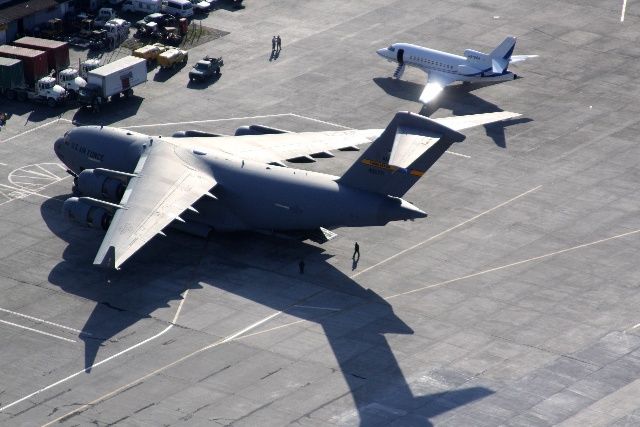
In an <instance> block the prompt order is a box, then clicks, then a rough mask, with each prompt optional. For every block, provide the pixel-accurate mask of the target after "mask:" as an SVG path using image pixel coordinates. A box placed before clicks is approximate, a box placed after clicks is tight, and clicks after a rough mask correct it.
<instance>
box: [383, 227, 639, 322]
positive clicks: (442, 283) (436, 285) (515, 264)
mask: <svg viewBox="0 0 640 427" xmlns="http://www.w3.org/2000/svg"><path fill="white" fill-rule="evenodd" d="M638 233H640V229H638V230H633V231H629V232H627V233H622V234H617V235H615V236H611V237H607V238H605V239H600V240H595V241H593V242H589V243H583V244H581V245H577V246H572V247H570V248H565V249H561V250H559V251H554V252H549V253H547V254H544V255H538V256H536V257H533V258H527V259H523V260H521V261H516V262H512V263H510V264H506V265H501V266H500V267H494V268H489V269H487V270H483V271H479V272H477V273H473V274H467V275H466V276H461V277H456V278H455V279H449V280H445V281H444V282H440V283H434V284H432V285H428V286H423V287H421V288H416V289H412V290H410V291H406V292H401V293H399V294H395V295H390V296H388V297H385V298H384V299H385V300H389V299H392V298H396V297H399V296H402V295H409V294H413V293H415V292H420V291H424V290H427V289H432V288H436V287H439V286H444V285H448V284H450V283H453V282H459V281H461V280H465V279H470V278H472V277H477V276H482V275H483V274H487V273H493V272H494V271H500V270H504V269H506V268H511V267H516V266H518V265H522V264H526V263H529V262H532V261H538V260H541V259H545V258H549V257H552V256H556V255H560V254H564V253H566V252H571V251H575V250H578V249H583V248H587V247H589V246H594V245H597V244H600V243H604V242H608V241H610V240H615V239H620V238H622V237H627V236H631V235H634V234H638ZM636 326H640V324H638V325H636Z"/></svg>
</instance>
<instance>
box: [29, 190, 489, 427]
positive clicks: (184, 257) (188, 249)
mask: <svg viewBox="0 0 640 427" xmlns="http://www.w3.org/2000/svg"><path fill="white" fill-rule="evenodd" d="M60 209H61V204H60V201H59V200H47V201H45V202H44V203H43V204H42V206H41V213H42V216H43V218H44V220H45V222H46V224H47V225H48V227H49V228H50V229H51V231H52V232H53V233H54V234H56V235H57V236H58V237H60V238H61V239H63V240H65V241H67V242H68V243H69V245H68V246H67V248H66V249H65V251H64V254H63V258H64V261H62V262H61V263H59V264H58V265H57V266H55V267H54V268H53V270H52V271H51V272H50V274H49V281H50V282H51V283H52V284H54V285H57V286H59V287H60V288H61V289H63V290H64V291H65V292H69V293H72V294H75V295H79V296H81V297H83V298H86V299H89V300H92V301H95V302H96V306H95V308H94V310H93V312H92V313H91V315H90V316H89V318H88V319H87V321H86V324H85V326H84V328H83V333H82V334H81V335H80V338H81V339H82V340H83V341H84V342H85V369H86V372H87V373H89V372H90V371H91V366H92V365H93V364H94V363H95V361H96V357H97V354H98V352H99V351H100V348H101V347H102V346H103V345H104V344H105V342H107V341H110V340H115V339H117V338H116V337H117V336H119V335H127V334H129V333H133V332H129V331H125V330H126V329H127V328H130V327H132V326H133V325H134V324H136V323H137V322H139V321H143V320H144V319H145V318H148V317H150V316H151V315H152V313H154V312H155V311H156V310H158V309H159V308H162V307H168V305H169V303H170V302H171V301H172V300H177V299H180V294H181V292H183V291H184V290H185V289H186V288H200V287H201V285H200V283H203V282H204V283H211V286H215V287H217V288H219V289H221V290H224V291H226V292H229V293H232V294H235V295H237V296H240V297H242V298H245V299H247V300H250V301H254V302H256V303H258V304H261V305H264V306H267V307H270V308H271V309H273V310H276V311H282V312H286V313H287V314H289V315H292V316H295V317H298V318H300V319H304V320H306V321H309V322H314V323H317V324H318V325H320V326H321V327H322V329H323V330H324V333H325V334H326V338H327V341H328V342H329V345H330V347H331V350H332V352H333V355H334V357H335V360H336V361H337V363H338V365H339V369H340V371H341V373H342V376H343V377H344V380H345V382H346V384H347V385H348V387H349V390H350V393H351V396H352V398H353V400H354V403H355V407H356V408H357V410H358V416H359V420H360V425H362V426H367V425H371V424H374V423H375V424H379V423H380V422H381V420H382V421H384V420H385V417H386V418H390V419H389V422H391V421H392V419H394V418H398V417H400V416H402V415H403V414H405V413H409V412H412V411H414V410H415V411H416V412H415V414H419V415H415V416H412V417H411V418H410V420H408V421H410V423H411V424H412V425H424V426H430V425H432V424H431V422H430V421H429V419H430V418H433V417H435V416H437V415H439V414H442V413H444V412H447V411H450V410H452V409H454V408H457V407H460V406H463V405H466V404H468V403H471V402H473V401H475V400H478V399H482V398H484V397H486V396H489V395H491V394H493V391H491V390H490V389H487V388H484V387H469V388H463V389H457V390H449V391H443V392H440V393H434V394H429V395H424V396H415V395H414V394H413V392H412V390H411V388H410V387H409V384H408V383H407V380H406V378H405V377H404V374H403V373H402V370H401V368H400V366H399V364H398V360H397V359H396V357H395V355H394V353H393V350H392V349H391V347H390V345H389V342H388V341H387V339H386V337H385V334H413V330H412V329H411V328H410V327H409V326H408V325H407V324H406V323H405V322H404V321H403V320H402V319H400V318H399V317H398V315H397V314H396V313H394V310H393V307H392V306H391V305H390V304H389V303H388V302H387V301H385V300H384V299H383V298H382V297H380V296H379V295H378V294H376V293H375V292H373V291H371V290H370V289H365V288H363V287H362V286H361V285H359V284H358V283H356V282H355V281H353V280H352V279H350V278H349V277H348V276H346V275H345V274H343V273H342V272H341V271H339V270H338V269H336V268H335V267H333V266H332V265H331V264H330V263H328V262H327V260H328V259H329V258H331V255H330V254H327V253H325V252H324V250H323V249H322V248H319V247H317V246H314V245H309V244H305V243H303V242H299V241H295V240H282V239H278V238H275V237H270V236H264V235H260V234H254V233H233V234H218V235H213V236H212V237H209V238H208V239H200V238H195V237H190V236H187V235H184V234H182V233H179V232H176V231H171V230H169V233H168V236H167V237H166V238H156V239H154V240H153V241H152V242H150V244H148V245H147V246H146V247H145V248H143V249H142V250H140V251H139V252H138V253H137V254H136V255H134V257H133V258H132V259H130V260H129V261H128V262H127V264H125V266H124V267H123V269H122V270H120V271H115V272H108V271H105V270H100V269H97V268H94V267H93V266H92V265H91V264H92V261H93V257H94V255H95V253H96V251H97V249H98V246H99V244H100V241H101V240H102V237H103V233H102V232H99V231H95V230H91V229H87V228H84V227H81V226H79V225H74V224H70V223H68V222H67V221H66V220H65V219H64V218H63V217H62V215H61V213H60ZM300 259H304V260H305V264H306V269H305V274H304V275H301V274H299V273H298V261H299V260H300ZM176 272H178V273H176ZM247 275H248V276H249V277H255V278H257V279H252V280H247V279H246V277H247ZM243 277H244V279H243ZM107 281H110V283H109V284H107ZM309 285H311V286H309ZM296 288H297V289H296ZM300 291H305V292H307V294H306V295H307V296H306V297H304V296H303V297H301V299H300V298H295V297H292V296H291V294H293V293H295V295H301V292H300ZM309 295H312V296H311V297H310V296H309ZM283 296H284V297H283ZM305 299H307V300H308V301H305ZM293 300H295V302H294V301H293ZM318 300H321V301H326V302H328V304H330V303H331V301H333V302H334V303H335V301H340V302H341V306H340V307H339V309H337V310H310V309H308V308H305V307H304V304H305V302H308V303H309V304H313V303H314V301H315V302H317V301H318ZM350 319H358V322H359V323H358V326H357V327H356V326H350V325H353V323H352V322H353V320H350ZM362 319H366V322H362ZM362 345H365V346H366V348H367V349H366V350H364V351H363V348H362ZM142 351H144V350H142ZM358 351H359V353H358ZM104 357H107V356H103V357H102V359H104ZM184 363H189V362H188V361H186V362H184ZM424 369H425V370H428V367H427V366H425V367H424ZM381 408H382V409H381Z"/></svg>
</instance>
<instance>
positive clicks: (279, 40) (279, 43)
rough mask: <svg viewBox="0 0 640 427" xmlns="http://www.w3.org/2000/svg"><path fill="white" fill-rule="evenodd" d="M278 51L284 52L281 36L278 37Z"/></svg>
mask: <svg viewBox="0 0 640 427" xmlns="http://www.w3.org/2000/svg"><path fill="white" fill-rule="evenodd" d="M276 49H278V52H280V51H281V50H282V39H281V38H280V34H278V36H277V37H276Z"/></svg>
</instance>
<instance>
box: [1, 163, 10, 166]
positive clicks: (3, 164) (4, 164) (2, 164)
mask: <svg viewBox="0 0 640 427" xmlns="http://www.w3.org/2000/svg"><path fill="white" fill-rule="evenodd" d="M0 166H8V165H7V164H6V163H2V162H0Z"/></svg>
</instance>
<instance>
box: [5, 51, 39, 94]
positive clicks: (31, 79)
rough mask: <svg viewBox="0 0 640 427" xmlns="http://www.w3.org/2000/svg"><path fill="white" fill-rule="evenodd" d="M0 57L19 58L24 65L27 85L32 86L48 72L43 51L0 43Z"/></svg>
mask: <svg viewBox="0 0 640 427" xmlns="http://www.w3.org/2000/svg"><path fill="white" fill-rule="evenodd" d="M0 57H2V58H14V59H19V60H21V61H22V65H23V67H24V79H25V81H26V83H27V84H28V85H29V86H32V87H33V86H34V85H35V83H36V81H38V80H39V79H40V78H41V77H44V76H46V75H47V74H49V67H48V62H47V53H46V52H44V51H41V50H34V49H27V48H25V47H18V46H8V45H1V46H0Z"/></svg>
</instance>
